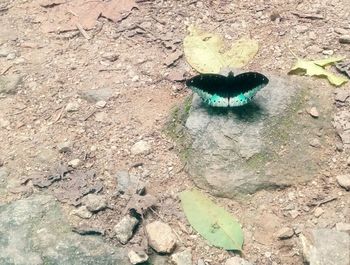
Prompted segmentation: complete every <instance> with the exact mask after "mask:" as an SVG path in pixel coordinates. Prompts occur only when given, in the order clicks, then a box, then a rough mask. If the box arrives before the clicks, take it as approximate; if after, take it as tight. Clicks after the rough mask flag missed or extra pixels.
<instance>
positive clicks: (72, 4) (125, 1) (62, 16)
mask: <svg viewBox="0 0 350 265" xmlns="http://www.w3.org/2000/svg"><path fill="white" fill-rule="evenodd" d="M52 2H55V1H52ZM47 7H51V8H50V9H49V10H47V16H48V17H47V20H46V21H45V22H43V23H42V29H43V31H45V32H55V31H58V32H64V31H70V30H76V29H77V25H81V26H82V28H83V29H85V30H89V29H92V28H93V27H94V26H95V24H96V21H97V19H98V18H99V17H100V16H103V17H105V18H108V19H110V20H112V21H113V22H118V21H120V20H122V19H124V18H125V17H126V16H128V15H129V14H130V11H131V10H132V9H133V8H136V7H137V4H136V2H135V0H110V1H102V0H95V1H85V0H77V1H69V2H66V3H64V4H60V5H54V6H52V5H51V6H50V5H49V6H47Z"/></svg>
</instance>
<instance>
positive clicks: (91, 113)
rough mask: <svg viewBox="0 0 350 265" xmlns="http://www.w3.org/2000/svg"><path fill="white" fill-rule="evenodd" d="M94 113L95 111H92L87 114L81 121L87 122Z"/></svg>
mask: <svg viewBox="0 0 350 265" xmlns="http://www.w3.org/2000/svg"><path fill="white" fill-rule="evenodd" d="M95 113H96V110H95V109H94V110H92V111H91V112H90V113H88V114H87V115H86V116H85V117H84V118H83V121H86V120H88V119H89V118H90V117H91V116H92V115H94V114H95Z"/></svg>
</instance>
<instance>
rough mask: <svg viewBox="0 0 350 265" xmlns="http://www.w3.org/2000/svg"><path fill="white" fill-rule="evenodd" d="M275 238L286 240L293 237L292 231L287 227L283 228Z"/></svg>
mask: <svg viewBox="0 0 350 265" xmlns="http://www.w3.org/2000/svg"><path fill="white" fill-rule="evenodd" d="M276 235H277V238H279V239H288V238H291V237H292V236H293V235H294V230H293V229H292V228H289V227H283V228H281V229H280V230H278V232H277V233H276Z"/></svg>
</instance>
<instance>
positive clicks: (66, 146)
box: [57, 141, 73, 153]
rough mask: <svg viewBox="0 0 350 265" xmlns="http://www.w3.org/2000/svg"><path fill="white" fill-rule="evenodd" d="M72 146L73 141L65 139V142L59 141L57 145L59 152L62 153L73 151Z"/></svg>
mask: <svg viewBox="0 0 350 265" xmlns="http://www.w3.org/2000/svg"><path fill="white" fill-rule="evenodd" d="M72 146H73V143H72V142H71V141H65V142H62V143H59V144H58V145H57V148H58V152H60V153H68V152H71V151H72Z"/></svg>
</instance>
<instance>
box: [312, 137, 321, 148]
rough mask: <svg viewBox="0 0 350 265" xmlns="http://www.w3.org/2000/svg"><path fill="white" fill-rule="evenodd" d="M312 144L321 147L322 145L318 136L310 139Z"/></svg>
mask: <svg viewBox="0 0 350 265" xmlns="http://www.w3.org/2000/svg"><path fill="white" fill-rule="evenodd" d="M310 146H312V147H316V148H319V147H321V142H320V140H319V139H318V138H314V139H312V140H311V141H310Z"/></svg>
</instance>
